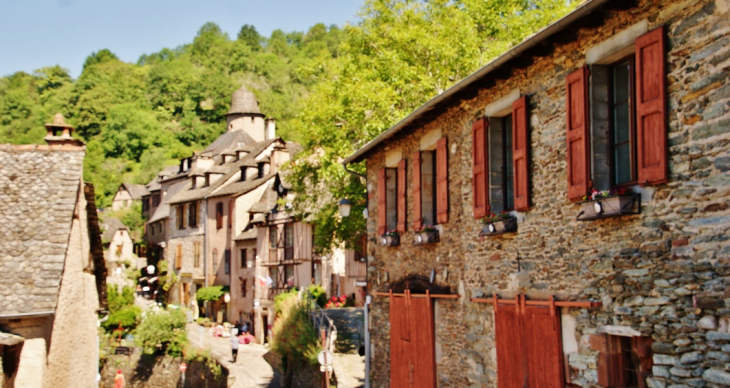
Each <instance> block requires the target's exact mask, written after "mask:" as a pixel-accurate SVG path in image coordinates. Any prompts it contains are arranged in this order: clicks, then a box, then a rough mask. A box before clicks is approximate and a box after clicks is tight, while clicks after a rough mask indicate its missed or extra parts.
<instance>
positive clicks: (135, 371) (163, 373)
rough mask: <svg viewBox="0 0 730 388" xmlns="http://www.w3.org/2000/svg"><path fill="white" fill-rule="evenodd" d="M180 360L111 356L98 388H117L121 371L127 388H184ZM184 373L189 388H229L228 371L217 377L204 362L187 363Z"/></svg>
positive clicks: (144, 356) (139, 355)
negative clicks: (118, 375)
mask: <svg viewBox="0 0 730 388" xmlns="http://www.w3.org/2000/svg"><path fill="white" fill-rule="evenodd" d="M182 361H183V360H182V359H181V358H174V357H171V356H152V355H146V354H142V355H141V354H139V353H135V354H133V355H131V356H125V355H110V356H107V358H106V360H105V364H104V365H103V367H102V368H101V372H100V374H101V382H100V383H99V387H101V388H107V387H108V388H111V387H114V376H115V375H116V373H117V371H118V370H121V371H122V374H124V380H125V382H126V385H125V387H127V388H135V387H147V388H177V387H181V386H182V374H181V372H180V364H181V363H182ZM186 364H187V370H186V371H185V386H186V387H209V388H225V387H227V386H228V370H227V369H226V368H224V367H223V366H221V367H220V369H221V373H220V374H218V375H214V374H213V373H212V372H211V370H210V368H209V367H208V366H207V365H206V363H205V362H202V361H187V362H186Z"/></svg>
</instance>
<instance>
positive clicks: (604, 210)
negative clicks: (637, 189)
mask: <svg viewBox="0 0 730 388" xmlns="http://www.w3.org/2000/svg"><path fill="white" fill-rule="evenodd" d="M579 204H580V205H581V212H580V213H578V216H577V217H576V219H577V220H578V221H592V220H598V219H601V218H611V217H620V216H623V215H627V214H640V213H641V196H639V195H638V194H634V195H621V196H615V197H609V198H599V199H593V200H588V201H584V202H579Z"/></svg>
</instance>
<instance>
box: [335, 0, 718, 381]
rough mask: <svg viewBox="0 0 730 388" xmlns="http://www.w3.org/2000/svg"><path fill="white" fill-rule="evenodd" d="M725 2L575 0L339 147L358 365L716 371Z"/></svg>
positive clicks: (470, 373) (400, 371)
mask: <svg viewBox="0 0 730 388" xmlns="http://www.w3.org/2000/svg"><path fill="white" fill-rule="evenodd" d="M729 10H730V3H729V2H728V1H727V0H716V1H711V0H701V1H683V0H659V1H649V0H638V1H612V0H589V1H586V2H583V3H582V4H581V5H580V6H578V7H577V9H576V10H575V11H573V12H572V13H570V14H568V15H566V16H565V17H563V18H562V19H560V20H558V21H556V22H555V23H553V24H552V25H550V26H548V27H546V28H544V29H543V30H541V31H540V32H538V33H537V34H535V35H533V36H531V37H530V38H528V39H526V40H524V41H523V42H522V43H520V44H518V45H517V46H515V47H514V48H512V49H510V50H509V51H508V52H506V53H504V54H503V55H502V56H500V57H498V58H496V59H494V60H493V61H492V62H490V63H489V64H487V65H486V66H484V67H483V68H481V69H479V70H478V71H476V72H475V73H474V74H472V75H470V76H468V77H467V78H465V79H463V80H461V81H459V82H458V83H457V84H456V85H454V86H453V87H451V88H450V89H448V90H446V91H444V92H443V93H441V94H440V95H439V96H437V97H434V98H433V99H431V100H430V101H429V102H427V103H426V104H425V105H423V106H422V107H420V108H418V109H417V110H415V111H414V112H412V113H411V114H410V115H409V116H407V117H406V118H405V119H403V120H402V121H400V122H399V123H397V124H396V125H395V126H393V127H392V128H390V129H388V130H387V131H385V132H384V133H383V134H381V135H380V136H379V137H377V138H376V139H374V140H373V141H371V142H369V143H367V144H366V145H365V146H364V147H362V148H361V149H360V150H358V151H357V152H356V153H354V154H353V155H352V156H350V157H349V158H348V159H347V160H346V161H345V163H355V162H360V161H365V163H366V166H367V185H368V196H369V214H370V215H371V218H370V219H368V234H369V240H368V245H369V247H368V252H369V256H368V266H369V268H368V273H369V275H370V276H371V277H372V278H373V279H376V280H375V281H374V282H370V289H369V291H370V293H371V294H373V295H374V302H373V304H372V314H371V321H370V330H371V335H372V349H373V353H372V371H371V376H372V381H373V386H377V387H386V386H391V387H408V386H414V387H415V386H418V387H435V386H437V385H438V386H443V387H446V386H448V387H456V386H458V387H465V386H475V387H476V386H480V387H481V386H483V387H491V386H499V387H513V386H514V387H523V386H529V387H563V386H584V387H595V386H604V387H609V386H610V387H629V386H640V387H643V386H648V387H670V386H671V387H680V386H681V387H686V386H694V387H704V386H727V385H730V372H729V371H728V370H729V369H728V364H727V360H728V359H730V330H729V329H728V328H729V326H730V325H729V323H730V305H728V303H730V298H728V297H729V296H730V295H729V294H728V291H727V287H728V285H727V280H726V279H727V278H728V275H729V274H730V265H729V260H730V244H729V243H728V238H727V236H728V229H729V228H730V202H728V198H729V195H728V194H730V175H729V174H728V171H730V130H728V128H729V123H730V108H729V107H730V83H729V82H728V67H729V66H730V60H729V59H728V58H729V56H728V54H729V53H730V44H729V42H730V13H729ZM503 212H504V213H503ZM390 292H392V294H390Z"/></svg>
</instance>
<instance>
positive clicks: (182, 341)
mask: <svg viewBox="0 0 730 388" xmlns="http://www.w3.org/2000/svg"><path fill="white" fill-rule="evenodd" d="M144 315H146V316H145V317H144V318H143V319H142V323H140V324H139V326H137V330H135V335H136V337H135V338H136V341H137V343H138V345H139V346H141V347H142V349H143V350H144V352H145V353H147V354H153V353H166V354H169V355H171V356H173V357H178V356H180V355H181V354H182V353H183V349H185V345H186V344H187V342H188V337H187V334H186V333H185V324H186V322H187V318H186V316H185V313H184V312H183V311H182V310H178V309H175V310H160V311H147V312H145V314H144Z"/></svg>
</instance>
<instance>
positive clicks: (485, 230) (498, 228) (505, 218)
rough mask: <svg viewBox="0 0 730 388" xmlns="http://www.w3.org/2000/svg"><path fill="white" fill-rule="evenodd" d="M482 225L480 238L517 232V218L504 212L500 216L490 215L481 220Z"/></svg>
mask: <svg viewBox="0 0 730 388" xmlns="http://www.w3.org/2000/svg"><path fill="white" fill-rule="evenodd" d="M482 224H483V226H482V232H481V233H480V234H479V235H480V236H492V235H495V234H502V233H509V232H516V231H517V218H515V216H513V215H511V214H509V213H507V212H505V211H503V212H501V213H500V214H494V213H490V214H489V215H488V216H486V217H484V219H482Z"/></svg>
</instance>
